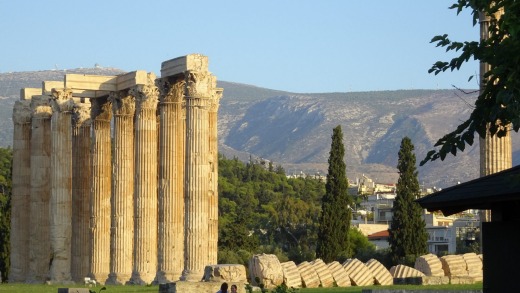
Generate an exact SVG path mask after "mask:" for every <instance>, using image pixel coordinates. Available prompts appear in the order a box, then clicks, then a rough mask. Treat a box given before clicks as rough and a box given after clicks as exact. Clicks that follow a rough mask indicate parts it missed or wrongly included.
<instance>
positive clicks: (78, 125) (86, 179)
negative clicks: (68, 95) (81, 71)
mask: <svg viewBox="0 0 520 293" xmlns="http://www.w3.org/2000/svg"><path fill="white" fill-rule="evenodd" d="M90 130H91V120H90V102H87V103H76V105H75V106H74V111H73V115H72V178H74V179H73V180H72V244H71V246H72V264H71V267H72V268H71V270H72V272H71V273H72V280H73V281H75V282H81V281H82V280H83V278H85V276H87V274H88V273H89V255H90V184H91V180H92V179H91V177H90V176H91V166H90V163H91V159H90V143H91V139H90Z"/></svg>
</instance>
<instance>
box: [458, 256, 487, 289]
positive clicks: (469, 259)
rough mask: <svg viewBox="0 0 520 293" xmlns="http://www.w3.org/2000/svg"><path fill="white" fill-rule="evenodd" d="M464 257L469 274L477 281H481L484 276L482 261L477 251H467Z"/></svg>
mask: <svg viewBox="0 0 520 293" xmlns="http://www.w3.org/2000/svg"><path fill="white" fill-rule="evenodd" d="M462 258H463V259H464V261H465V262H466V270H467V271H468V276H470V277H472V278H473V279H475V281H477V282H481V281H482V278H483V271H482V261H481V260H480V258H479V257H478V255H477V254H475V253H465V254H463V255H462Z"/></svg>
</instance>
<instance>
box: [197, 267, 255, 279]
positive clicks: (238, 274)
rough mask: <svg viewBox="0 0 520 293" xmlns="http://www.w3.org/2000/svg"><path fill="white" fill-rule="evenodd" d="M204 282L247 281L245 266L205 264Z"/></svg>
mask: <svg viewBox="0 0 520 293" xmlns="http://www.w3.org/2000/svg"><path fill="white" fill-rule="evenodd" d="M204 281H205V282H219V283H222V282H228V283H233V282H234V283H237V282H239V283H247V275H246V267H244V266H243V265H238V264H219V265H209V266H206V269H205V270H204Z"/></svg>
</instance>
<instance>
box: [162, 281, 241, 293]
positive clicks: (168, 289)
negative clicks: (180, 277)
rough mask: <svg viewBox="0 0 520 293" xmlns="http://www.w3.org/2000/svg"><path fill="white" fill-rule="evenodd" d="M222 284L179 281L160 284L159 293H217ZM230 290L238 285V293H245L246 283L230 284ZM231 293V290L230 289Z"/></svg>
mask: <svg viewBox="0 0 520 293" xmlns="http://www.w3.org/2000/svg"><path fill="white" fill-rule="evenodd" d="M221 285H222V283H217V282H185V281H179V282H175V283H166V284H159V293H215V292H217V291H219V290H220V286H221ZM228 285H229V288H231V285H237V292H239V293H245V292H246V290H245V285H244V283H238V282H233V283H228ZM228 292H231V289H228Z"/></svg>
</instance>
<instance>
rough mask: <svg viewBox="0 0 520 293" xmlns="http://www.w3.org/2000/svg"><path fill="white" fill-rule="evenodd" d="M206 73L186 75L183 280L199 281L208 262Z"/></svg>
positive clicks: (207, 77)
mask: <svg viewBox="0 0 520 293" xmlns="http://www.w3.org/2000/svg"><path fill="white" fill-rule="evenodd" d="M210 83H211V75H210V73H209V72H207V71H198V72H196V71H188V72H186V91H187V96H186V159H185V177H186V180H185V186H184V192H185V200H186V203H185V226H184V227H185V228H184V231H185V233H186V236H185V237H186V240H185V241H186V242H185V258H186V259H185V262H184V271H183V275H182V279H183V280H186V281H194V282H196V281H200V280H201V279H202V276H203V275H204V268H205V266H206V265H207V262H208V259H209V257H208V255H209V253H208V234H209V225H208V220H209V203H208V194H209V181H208V178H209V176H210V168H209V159H210V158H209V143H208V142H209V129H208V128H209V124H208V108H209V100H210V93H209V90H208V88H209V86H210Z"/></svg>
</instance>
